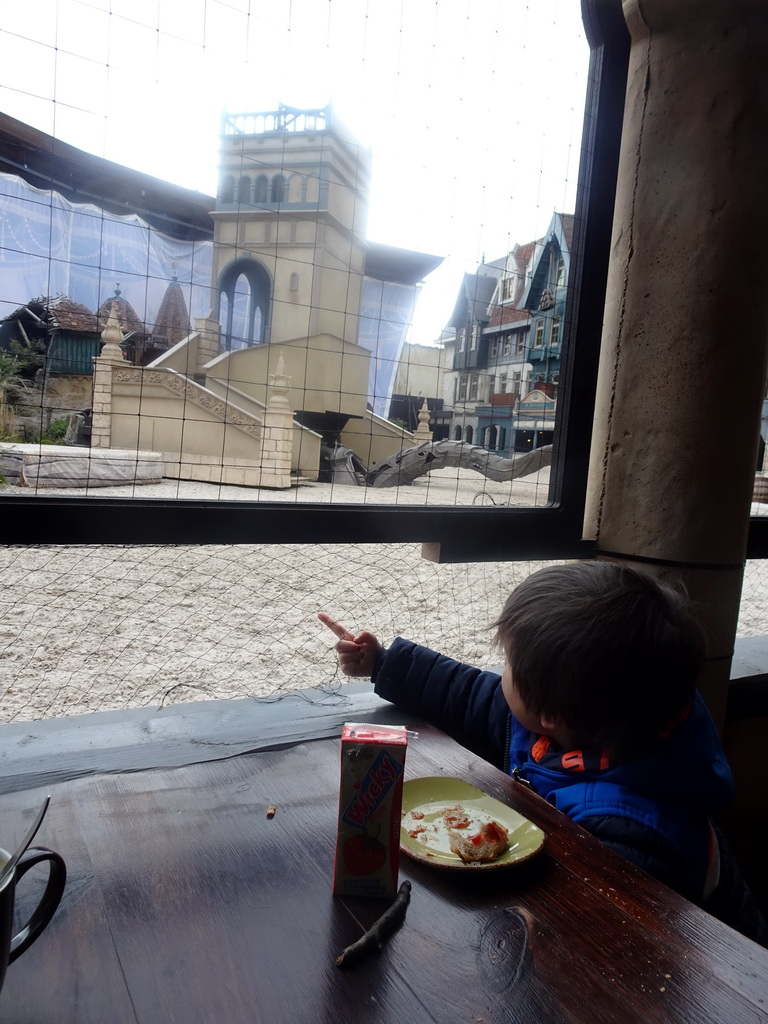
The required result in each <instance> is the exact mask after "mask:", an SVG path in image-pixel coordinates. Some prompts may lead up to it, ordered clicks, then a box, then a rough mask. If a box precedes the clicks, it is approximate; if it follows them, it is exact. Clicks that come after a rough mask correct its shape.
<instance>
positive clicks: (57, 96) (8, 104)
mask: <svg viewBox="0 0 768 1024" xmlns="http://www.w3.org/2000/svg"><path fill="white" fill-rule="evenodd" d="M587 62H588V48H587V45H586V42H585V39H584V34H583V29H582V24H581V13H580V4H579V3H578V0H530V2H529V3H525V2H523V0H21V2H16V0H6V3H4V4H3V15H2V22H1V23H0V108H2V109H3V110H4V111H5V112H6V113H7V114H10V115H11V116H13V117H16V118H18V119H20V120H22V121H25V122H26V123H28V124H31V125H33V126H34V127H36V128H39V129H41V130H42V131H45V132H48V133H49V134H51V135H55V136H56V137H57V138H60V139H62V140H63V141H65V142H68V143H70V144H72V145H74V146H78V147H80V148H81V149H84V150H87V151H89V152H92V153H95V154H97V155H99V156H103V157H106V158H108V159H110V160H114V161H116V162H118V163H121V164H125V165H127V166H130V167H134V168H137V169H139V170H141V171H145V172H147V173H150V174H154V175H156V176H157V177H159V178H164V179H166V180H168V181H172V182H174V183H176V184H179V185H184V186H187V187H189V188H194V189H199V190H201V191H204V192H208V193H210V194H215V191H216V161H217V147H218V137H219V132H220V124H221V115H222V113H223V112H225V111H226V112H229V113H241V112H246V111H249V112H250V111H259V110H270V109H275V108H276V107H277V105H278V104H279V103H281V102H282V103H287V104H290V105H292V106H298V107H312V106H323V105H325V104H326V103H328V102H329V101H330V102H333V104H334V107H335V110H336V112H337V114H338V115H339V116H340V117H341V119H342V120H343V121H344V122H345V123H346V124H347V125H348V126H349V128H350V129H352V131H353V132H354V133H355V135H356V136H357V137H358V138H359V139H360V141H361V142H362V143H363V144H364V145H366V146H368V147H369V148H370V149H371V151H372V155H373V182H372V190H371V197H370V215H369V221H368V237H369V238H370V239H372V240H375V241H379V242H385V243H387V244H389V245H396V246H401V247H403V248H409V249H417V250H420V251H422V252H429V253H434V254H435V255H438V256H444V257H446V259H445V262H444V264H443V266H442V267H441V269H440V270H438V271H436V272H435V273H434V274H432V275H431V276H430V278H429V279H428V281H427V283H426V284H425V286H424V289H423V293H422V297H421V299H420V301H419V306H418V309H417V313H416V319H415V322H414V327H413V331H412V335H411V340H413V341H416V342H421V343H430V342H431V341H433V340H434V339H435V338H436V337H437V335H438V334H439V331H440V329H441V327H442V326H443V325H444V324H445V322H446V320H447V318H448V316H449V315H450V312H451V310H452V308H453V304H454V301H455V298H456V291H457V288H458V284H459V282H460V279H461V274H462V273H463V272H464V271H472V270H474V269H475V268H476V265H477V263H478V262H479V261H480V260H481V259H482V258H483V256H485V258H486V259H488V260H492V259H497V258H499V257H500V256H503V255H504V254H505V253H506V252H507V251H508V250H510V249H511V248H512V247H513V245H514V243H515V242H526V241H529V240H531V239H533V238H536V237H539V236H540V235H541V234H542V233H543V232H544V231H545V230H546V227H547V225H548V223H549V220H550V218H551V215H552V212H553V211H554V210H556V209H557V210H560V211H565V212H572V211H573V208H574V202H575V191H576V178H577V174H578V159H579V146H580V139H581V126H582V117H583V106H584V96H585V91H586V78H587V74H586V72H587Z"/></svg>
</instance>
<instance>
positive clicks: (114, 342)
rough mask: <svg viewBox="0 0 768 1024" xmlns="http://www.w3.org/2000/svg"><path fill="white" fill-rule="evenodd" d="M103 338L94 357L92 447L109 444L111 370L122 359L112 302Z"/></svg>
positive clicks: (123, 359)
mask: <svg viewBox="0 0 768 1024" xmlns="http://www.w3.org/2000/svg"><path fill="white" fill-rule="evenodd" d="M101 340H102V341H103V342H104V345H103V346H102V349H101V352H100V353H99V355H98V356H96V358H95V359H94V360H93V404H92V407H93V423H92V426H91V448H110V447H111V439H112V370H113V368H114V367H115V366H122V365H123V364H124V362H125V356H124V355H123V350H122V349H121V348H120V342H121V341H122V340H123V332H122V330H121V329H120V324H119V323H118V322H117V317H116V316H115V307H114V306H111V307H110V310H109V317H108V318H107V325H106V327H105V328H104V330H103V331H102V332H101Z"/></svg>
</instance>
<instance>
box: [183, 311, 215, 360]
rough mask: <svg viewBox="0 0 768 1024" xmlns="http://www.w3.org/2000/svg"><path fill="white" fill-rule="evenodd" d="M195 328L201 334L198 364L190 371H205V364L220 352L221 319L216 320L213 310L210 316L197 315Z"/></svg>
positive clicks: (198, 346) (198, 347)
mask: <svg viewBox="0 0 768 1024" xmlns="http://www.w3.org/2000/svg"><path fill="white" fill-rule="evenodd" d="M195 330H196V331H197V332H198V333H199V335H200V337H199V339H198V342H197V365H196V366H195V367H194V368H192V369H190V370H188V372H190V373H205V370H204V369H203V368H204V367H205V365H206V364H207V363H210V361H211V360H212V359H215V358H216V356H217V355H218V354H219V343H220V342H219V336H220V334H221V327H220V326H219V321H218V320H214V318H213V311H211V313H209V314H208V316H198V317H195Z"/></svg>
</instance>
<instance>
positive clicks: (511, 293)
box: [501, 274, 517, 302]
mask: <svg viewBox="0 0 768 1024" xmlns="http://www.w3.org/2000/svg"><path fill="white" fill-rule="evenodd" d="M516 292H517V277H516V275H515V274H513V275H512V276H511V277H505V278H504V280H503V281H502V283H501V301H502V302H509V300H510V299H514V297H515V293H516Z"/></svg>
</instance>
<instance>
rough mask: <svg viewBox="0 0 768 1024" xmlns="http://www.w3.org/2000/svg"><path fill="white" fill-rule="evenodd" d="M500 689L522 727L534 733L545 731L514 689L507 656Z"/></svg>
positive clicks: (537, 717) (538, 733)
mask: <svg viewBox="0 0 768 1024" xmlns="http://www.w3.org/2000/svg"><path fill="white" fill-rule="evenodd" d="M501 689H502V691H503V693H504V696H505V697H506V700H507V704H508V705H509V710H510V711H511V712H512V714H513V715H514V716H515V718H516V719H517V720H518V722H519V723H520V724H521V725H522V726H523V727H524V728H526V729H527V730H528V731H529V732H532V733H535V734H536V735H541V733H543V732H545V731H546V730H545V729H544V727H543V723H542V721H541V719H540V718H539V716H538V715H534V714H531V713H530V712H529V711H528V710H527V708H526V707H525V704H523V702H522V700H521V699H520V694H519V693H518V692H517V690H516V689H515V684H514V681H513V679H512V669H511V668H510V665H509V658H507V659H506V660H505V662H504V671H503V672H502V675H501Z"/></svg>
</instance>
